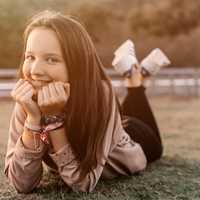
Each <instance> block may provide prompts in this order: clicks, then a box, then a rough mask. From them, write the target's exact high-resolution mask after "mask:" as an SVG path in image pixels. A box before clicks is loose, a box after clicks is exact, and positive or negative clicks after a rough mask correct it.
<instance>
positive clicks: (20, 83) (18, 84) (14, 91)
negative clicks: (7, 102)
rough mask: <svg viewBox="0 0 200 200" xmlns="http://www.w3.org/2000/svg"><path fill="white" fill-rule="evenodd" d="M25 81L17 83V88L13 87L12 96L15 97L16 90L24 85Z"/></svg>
mask: <svg viewBox="0 0 200 200" xmlns="http://www.w3.org/2000/svg"><path fill="white" fill-rule="evenodd" d="M24 82H25V81H24V80H23V79H19V81H17V83H16V84H15V86H14V87H13V89H12V91H11V96H14V95H15V93H16V89H17V88H18V87H19V86H20V85H22V84H23V83H24Z"/></svg>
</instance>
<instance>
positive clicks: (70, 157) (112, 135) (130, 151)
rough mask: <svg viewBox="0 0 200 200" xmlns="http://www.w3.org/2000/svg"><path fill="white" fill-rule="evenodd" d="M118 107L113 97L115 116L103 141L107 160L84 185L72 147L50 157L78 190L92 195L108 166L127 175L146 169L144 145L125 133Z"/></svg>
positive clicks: (66, 179) (63, 148) (72, 186)
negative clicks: (80, 178) (80, 179)
mask: <svg viewBox="0 0 200 200" xmlns="http://www.w3.org/2000/svg"><path fill="white" fill-rule="evenodd" d="M116 106H117V103H116V101H115V98H113V108H112V113H111V117H110V120H109V123H108V127H107V130H106V134H105V137H104V142H103V155H104V158H102V160H101V163H100V164H98V165H97V167H96V168H95V169H93V170H91V171H90V172H89V173H88V174H87V175H86V176H85V178H84V179H83V180H82V181H81V182H79V183H77V180H78V179H79V176H80V170H79V162H78V160H77V159H76V157H75V155H74V154H73V151H72V149H71V147H70V144H66V145H65V146H64V147H62V148H61V149H60V150H59V151H57V152H56V153H52V154H50V157H51V158H52V159H53V161H54V162H55V163H56V165H57V166H58V171H59V174H60V176H61V177H62V179H63V180H64V182H65V183H66V184H67V185H68V186H69V187H71V188H72V189H73V190H74V191H84V192H91V191H92V190H93V189H94V188H95V186H96V184H97V182H98V180H99V178H100V177H101V175H102V172H103V170H104V168H105V164H106V163H108V164H110V165H113V169H114V170H115V171H117V173H118V174H123V175H127V173H126V171H128V174H131V173H134V172H138V171H141V170H143V169H144V168H145V167H146V157H145V155H144V152H143V150H142V148H141V146H140V145H139V144H137V143H135V142H134V141H132V140H131V139H130V137H129V136H128V134H127V133H126V132H125V131H124V129H123V127H122V122H121V117H120V114H119V111H118V109H117V108H116ZM110 161H111V162H110ZM112 161H114V162H112ZM122 165H124V167H123V169H122V168H121V167H120V166H122Z"/></svg>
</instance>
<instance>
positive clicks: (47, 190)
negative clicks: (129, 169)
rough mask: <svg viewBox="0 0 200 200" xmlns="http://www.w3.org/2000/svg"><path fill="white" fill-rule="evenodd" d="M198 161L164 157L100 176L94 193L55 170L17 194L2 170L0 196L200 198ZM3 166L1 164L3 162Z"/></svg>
mask: <svg viewBox="0 0 200 200" xmlns="http://www.w3.org/2000/svg"><path fill="white" fill-rule="evenodd" d="M199 164H200V162H199V161H192V160H184V159H183V158H181V157H174V158H170V157H164V158H162V159H161V160H160V161H157V162H155V163H153V164H151V165H149V166H148V168H147V170H146V171H145V172H143V173H140V174H139V175H135V176H131V177H120V178H116V179H113V180H100V181H99V183H98V184H97V187H96V189H95V191H94V192H92V193H81V192H72V191H71V190H69V189H68V188H67V187H66V185H65V184H64V183H63V181H62V180H61V179H60V178H59V177H57V176H54V175H52V174H44V177H43V179H42V181H41V185H40V186H39V187H38V188H37V189H36V190H34V191H33V193H31V194H28V195H24V194H17V193H16V191H14V189H13V188H11V187H10V186H8V184H7V183H8V182H7V180H6V178H5V177H4V176H2V173H1V179H2V180H1V183H2V181H3V182H5V181H6V184H0V185H1V190H0V194H1V197H0V199H10V200H11V199H15V200H18V199H20V200H21V199H26V200H32V199H34V200H44V199H48V200H55V199H103V200H104V199H115V200H123V199H135V200H139V199H140V200H141V199H142V200H147V199H148V200H149V199H153V200H155V199H162V200H163V199H182V200H183V199H184V200H186V199H188V200H189V199H193V200H195V199H200V192H199V188H200V168H199ZM1 167H2V166H1Z"/></svg>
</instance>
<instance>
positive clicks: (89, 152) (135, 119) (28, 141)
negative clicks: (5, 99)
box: [5, 11, 162, 193]
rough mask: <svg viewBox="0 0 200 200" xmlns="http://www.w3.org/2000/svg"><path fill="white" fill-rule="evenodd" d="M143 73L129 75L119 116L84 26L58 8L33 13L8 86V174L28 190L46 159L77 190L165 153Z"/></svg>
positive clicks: (88, 188)
mask: <svg viewBox="0 0 200 200" xmlns="http://www.w3.org/2000/svg"><path fill="white" fill-rule="evenodd" d="M141 76H142V75H141V73H140V71H139V70H135V71H134V73H133V74H132V76H131V77H130V78H129V85H128V95H127V96H126V98H125V101H124V102H123V104H122V107H121V116H120V112H119V106H118V105H119V104H118V103H117V102H118V101H117V99H116V97H115V94H114V92H113V89H112V86H111V83H110V80H109V78H108V77H107V76H106V74H105V72H104V70H103V66H102V63H101V61H100V59H99V57H98V55H97V52H96V50H95V47H94V45H93V43H92V41H91V39H90V37H89V35H88V33H87V32H86V30H85V29H84V28H83V26H82V25H81V24H80V23H78V22H77V21H76V20H74V19H72V18H71V17H66V16H63V15H61V14H58V13H54V12H49V11H45V12H42V13H39V14H38V15H36V16H34V17H33V18H32V19H31V21H30V22H29V24H28V25H27V27H26V30H25V34H24V51H23V57H22V62H21V66H20V79H19V81H18V82H17V84H16V86H15V87H14V89H13V91H12V93H11V95H12V97H13V98H14V100H15V101H16V105H15V108H14V111H13V114H12V118H11V122H10V129H9V141H8V148H7V154H6V160H5V174H6V176H7V177H8V179H9V180H10V182H11V183H12V185H13V186H14V187H15V188H16V190H17V191H18V192H23V193H28V192H31V191H32V190H33V189H34V188H35V187H36V186H37V185H38V184H39V183H40V180H41V178H42V172H43V165H42V163H45V164H46V165H47V166H48V167H49V168H50V169H54V170H56V171H58V173H59V175H60V176H61V178H62V179H63V181H64V182H65V183H66V185H68V186H69V187H70V188H72V189H73V190H78V191H92V190H93V189H94V188H95V186H96V184H97V182H98V180H99V178H100V177H103V178H108V179H110V178H114V177H117V176H119V175H126V176H127V175H131V174H134V173H136V172H139V171H142V170H144V169H145V168H146V165H147V163H150V162H152V161H155V160H156V159H158V158H160V157H161V154H162V144H161V139H160V134H159V131H158V128H157V125H156V122H155V120H154V117H153V114H152V112H151V109H150V106H149V104H148V101H147V99H146V96H145V94H144V91H145V89H144V87H143V86H142V82H141ZM127 116H128V117H127ZM121 118H122V119H123V120H121ZM122 122H123V123H122ZM122 124H123V125H122Z"/></svg>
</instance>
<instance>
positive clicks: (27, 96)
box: [21, 90, 33, 103]
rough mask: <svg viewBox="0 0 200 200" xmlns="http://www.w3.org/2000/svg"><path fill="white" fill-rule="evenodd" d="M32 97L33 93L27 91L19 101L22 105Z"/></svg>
mask: <svg viewBox="0 0 200 200" xmlns="http://www.w3.org/2000/svg"><path fill="white" fill-rule="evenodd" d="M32 96H33V91H32V90H29V91H27V92H26V93H25V94H24V95H22V96H21V101H22V102H24V103H28V102H29V101H30V100H31V98H32Z"/></svg>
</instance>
